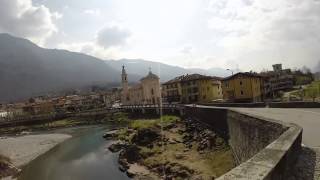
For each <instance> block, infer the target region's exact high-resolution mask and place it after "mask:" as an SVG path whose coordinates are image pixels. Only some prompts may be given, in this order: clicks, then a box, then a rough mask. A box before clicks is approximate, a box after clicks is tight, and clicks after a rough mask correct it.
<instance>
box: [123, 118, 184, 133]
mask: <svg viewBox="0 0 320 180" xmlns="http://www.w3.org/2000/svg"><path fill="white" fill-rule="evenodd" d="M178 121H180V118H179V117H177V116H170V115H165V116H162V117H161V118H160V119H138V120H134V121H132V122H131V124H130V125H129V127H131V128H133V129H136V130H139V129H144V128H153V127H157V126H159V127H160V126H161V125H162V126H163V127H165V126H168V125H170V124H171V123H174V122H178Z"/></svg>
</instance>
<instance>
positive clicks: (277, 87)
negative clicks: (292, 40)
mask: <svg viewBox="0 0 320 180" xmlns="http://www.w3.org/2000/svg"><path fill="white" fill-rule="evenodd" d="M272 66H273V71H267V72H262V73H260V75H261V76H263V78H264V93H265V97H270V98H271V97H275V96H277V94H279V92H280V91H287V90H290V89H292V88H293V86H294V81H295V77H294V75H293V73H292V72H291V70H290V69H282V64H274V65H272Z"/></svg>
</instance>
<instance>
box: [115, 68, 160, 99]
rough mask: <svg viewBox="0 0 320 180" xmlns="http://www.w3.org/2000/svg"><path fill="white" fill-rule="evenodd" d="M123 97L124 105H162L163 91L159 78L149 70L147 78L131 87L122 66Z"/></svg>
mask: <svg viewBox="0 0 320 180" xmlns="http://www.w3.org/2000/svg"><path fill="white" fill-rule="evenodd" d="M121 77H122V78H121V79H122V97H121V102H122V104H123V105H139V104H143V105H145V104H160V102H161V91H160V81H159V77H158V76H157V75H155V74H153V73H152V72H151V69H150V70H149V73H148V75H147V76H145V77H143V78H142V79H140V83H138V84H136V85H134V86H132V87H129V86H128V75H127V73H126V70H125V68H124V66H122V74H121Z"/></svg>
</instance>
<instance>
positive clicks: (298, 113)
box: [230, 108, 320, 148]
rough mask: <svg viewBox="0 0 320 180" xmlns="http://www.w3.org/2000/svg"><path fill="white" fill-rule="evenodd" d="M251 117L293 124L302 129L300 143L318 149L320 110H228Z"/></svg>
mask: <svg viewBox="0 0 320 180" xmlns="http://www.w3.org/2000/svg"><path fill="white" fill-rule="evenodd" d="M230 109H236V110H238V111H241V112H245V113H249V114H252V115H257V116H262V117H266V118H270V119H274V120H280V121H284V122H291V123H295V124H297V125H299V126H301V127H302V128H303V133H302V143H303V144H304V145H306V146H308V147H311V148H320V108H315V109H314V108H309V109H295V108H290V109H289V108H230Z"/></svg>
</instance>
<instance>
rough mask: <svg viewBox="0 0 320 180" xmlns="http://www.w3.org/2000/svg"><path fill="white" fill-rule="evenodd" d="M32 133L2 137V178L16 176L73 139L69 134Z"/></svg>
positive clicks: (0, 142) (0, 152)
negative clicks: (46, 153) (31, 163)
mask: <svg viewBox="0 0 320 180" xmlns="http://www.w3.org/2000/svg"><path fill="white" fill-rule="evenodd" d="M30 133H31V132H22V133H19V134H18V135H10V136H1V137H0V155H1V158H0V164H1V169H0V178H4V177H6V176H14V175H16V174H17V173H18V172H19V171H20V168H22V167H23V166H25V165H27V164H28V163H29V162H31V161H32V160H34V159H35V158H37V157H38V156H40V155H42V154H44V153H45V152H47V151H49V150H50V149H52V148H53V147H54V146H56V145H57V144H59V143H61V142H63V141H65V140H67V139H68V138H70V137H71V135H69V134H64V133H52V132H50V133H49V132H44V131H42V132H37V133H39V134H30ZM8 179H11V178H8Z"/></svg>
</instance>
